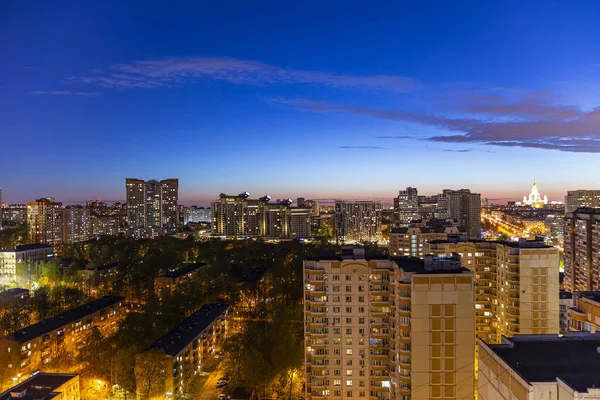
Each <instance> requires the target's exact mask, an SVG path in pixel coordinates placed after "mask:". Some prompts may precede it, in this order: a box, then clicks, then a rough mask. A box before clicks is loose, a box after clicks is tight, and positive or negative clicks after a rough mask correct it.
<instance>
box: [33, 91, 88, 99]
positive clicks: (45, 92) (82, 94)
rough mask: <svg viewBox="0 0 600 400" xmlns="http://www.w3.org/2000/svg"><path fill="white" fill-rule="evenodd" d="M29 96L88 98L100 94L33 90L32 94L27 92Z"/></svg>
mask: <svg viewBox="0 0 600 400" xmlns="http://www.w3.org/2000/svg"><path fill="white" fill-rule="evenodd" d="M29 94H34V95H53V96H88V97H95V96H100V93H96V92H73V91H70V90H35V91H33V92H29Z"/></svg>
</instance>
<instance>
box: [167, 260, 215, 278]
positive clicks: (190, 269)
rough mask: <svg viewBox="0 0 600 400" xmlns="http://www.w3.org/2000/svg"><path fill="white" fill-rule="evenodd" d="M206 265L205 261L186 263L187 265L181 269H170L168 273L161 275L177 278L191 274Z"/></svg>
mask: <svg viewBox="0 0 600 400" xmlns="http://www.w3.org/2000/svg"><path fill="white" fill-rule="evenodd" d="M205 265H206V264H205V263H191V264H185V266H183V267H181V268H179V269H176V270H171V271H168V272H167V273H166V274H164V275H161V277H163V278H173V279H177V278H180V277H182V276H183V275H186V274H189V273H190V272H194V271H196V270H198V269H200V268H202V267H204V266H205Z"/></svg>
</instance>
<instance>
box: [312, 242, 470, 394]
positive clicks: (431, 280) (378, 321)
mask: <svg viewBox="0 0 600 400" xmlns="http://www.w3.org/2000/svg"><path fill="white" fill-rule="evenodd" d="M304 292H305V297H304V323H305V326H304V331H305V372H306V393H305V398H306V399H354V398H356V399H358V398H370V399H402V400H407V399H413V400H416V399H419V400H420V399H436V398H451V399H464V398H473V396H474V389H475V387H474V386H475V378H474V356H475V321H474V314H475V299H474V292H473V274H472V273H471V272H470V271H468V270H467V269H465V268H462V267H461V265H460V262H459V260H458V259H457V258H456V257H454V258H434V257H427V258H426V259H425V260H419V259H415V258H408V257H396V258H388V257H386V256H383V255H373V256H371V255H368V254H365V253H364V249H361V248H342V252H341V254H340V255H339V256H323V257H316V258H311V259H308V260H305V262H304Z"/></svg>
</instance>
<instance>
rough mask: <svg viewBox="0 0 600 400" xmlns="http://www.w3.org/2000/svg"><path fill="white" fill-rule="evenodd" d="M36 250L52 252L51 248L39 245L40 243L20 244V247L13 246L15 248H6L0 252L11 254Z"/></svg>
mask: <svg viewBox="0 0 600 400" xmlns="http://www.w3.org/2000/svg"><path fill="white" fill-rule="evenodd" d="M38 249H50V250H52V246H49V245H47V244H40V243H31V244H22V245H19V246H15V247H8V248H6V249H0V252H1V253H12V252H20V251H28V250H38Z"/></svg>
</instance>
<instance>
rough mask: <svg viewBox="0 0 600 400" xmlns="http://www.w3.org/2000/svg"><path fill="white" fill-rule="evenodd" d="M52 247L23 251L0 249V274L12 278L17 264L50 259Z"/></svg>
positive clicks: (15, 272)
mask: <svg viewBox="0 0 600 400" xmlns="http://www.w3.org/2000/svg"><path fill="white" fill-rule="evenodd" d="M52 256H53V249H52V247H47V248H41V249H32V250H25V251H6V250H5V251H0V275H6V276H9V277H11V278H14V277H15V276H16V274H17V264H19V263H21V262H24V263H39V262H46V261H49V260H51V259H52Z"/></svg>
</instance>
